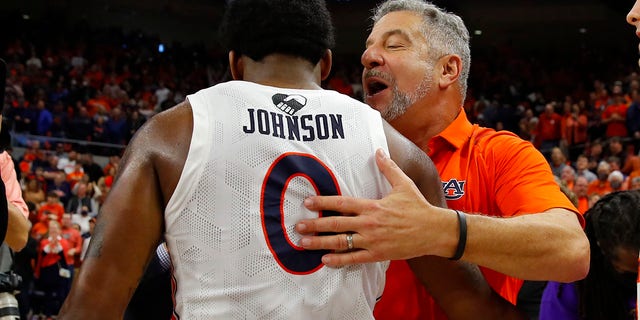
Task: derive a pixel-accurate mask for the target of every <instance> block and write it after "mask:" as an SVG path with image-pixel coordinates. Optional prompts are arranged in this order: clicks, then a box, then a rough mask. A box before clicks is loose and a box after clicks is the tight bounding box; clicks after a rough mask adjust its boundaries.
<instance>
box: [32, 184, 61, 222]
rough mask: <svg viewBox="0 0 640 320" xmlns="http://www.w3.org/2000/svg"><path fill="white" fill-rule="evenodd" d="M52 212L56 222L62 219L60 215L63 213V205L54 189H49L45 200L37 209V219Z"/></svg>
mask: <svg viewBox="0 0 640 320" xmlns="http://www.w3.org/2000/svg"><path fill="white" fill-rule="evenodd" d="M49 214H54V215H55V216H56V220H57V221H58V222H61V221H62V215H64V207H63V206H62V203H61V202H60V198H59V197H58V193H57V192H55V191H49V193H47V201H46V202H44V203H43V204H42V205H40V209H38V220H41V219H40V218H41V217H42V216H43V215H44V216H46V215H49Z"/></svg>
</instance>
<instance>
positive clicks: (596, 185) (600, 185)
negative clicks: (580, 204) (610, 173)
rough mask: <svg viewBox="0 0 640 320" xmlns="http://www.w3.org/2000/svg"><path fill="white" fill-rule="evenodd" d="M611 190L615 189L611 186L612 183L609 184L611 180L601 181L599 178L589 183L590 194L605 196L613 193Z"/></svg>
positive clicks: (588, 192) (588, 191) (588, 190)
mask: <svg viewBox="0 0 640 320" xmlns="http://www.w3.org/2000/svg"><path fill="white" fill-rule="evenodd" d="M611 191H613V189H612V188H611V184H609V181H600V180H597V179H596V180H593V181H591V183H589V187H588V188H587V194H588V195H592V194H594V193H597V194H599V195H601V196H604V195H605V194H607V193H611Z"/></svg>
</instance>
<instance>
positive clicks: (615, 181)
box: [607, 170, 627, 192]
mask: <svg viewBox="0 0 640 320" xmlns="http://www.w3.org/2000/svg"><path fill="white" fill-rule="evenodd" d="M607 180H608V181H609V186H611V191H610V192H616V191H622V190H627V188H626V186H625V181H624V176H623V175H622V172H620V171H618V170H614V171H612V172H611V173H610V174H609V177H608V178H607Z"/></svg>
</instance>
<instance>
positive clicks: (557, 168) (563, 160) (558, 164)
mask: <svg viewBox="0 0 640 320" xmlns="http://www.w3.org/2000/svg"><path fill="white" fill-rule="evenodd" d="M549 165H550V166H551V173H553V175H554V176H556V177H558V178H560V177H561V176H562V170H564V168H565V167H566V166H567V157H566V156H565V154H564V152H562V149H560V148H559V147H554V148H552V149H551V161H550V163H549Z"/></svg>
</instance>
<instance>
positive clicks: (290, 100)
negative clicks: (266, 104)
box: [271, 93, 307, 115]
mask: <svg viewBox="0 0 640 320" xmlns="http://www.w3.org/2000/svg"><path fill="white" fill-rule="evenodd" d="M271 100H273V104H275V105H276V107H278V109H280V110H282V111H283V112H285V113H286V114H288V115H293V114H294V113H296V112H298V111H299V110H300V109H302V107H304V106H305V105H306V104H307V98H305V97H303V96H301V95H299V94H291V95H289V94H283V93H276V94H274V95H273V97H271Z"/></svg>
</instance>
